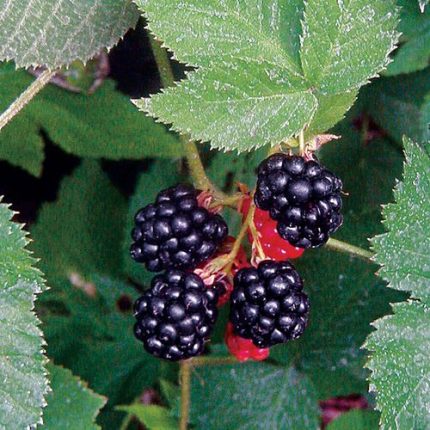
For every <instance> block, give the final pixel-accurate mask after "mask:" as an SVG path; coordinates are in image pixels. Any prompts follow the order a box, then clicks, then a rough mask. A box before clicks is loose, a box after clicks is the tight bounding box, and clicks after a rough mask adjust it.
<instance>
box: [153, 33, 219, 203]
mask: <svg viewBox="0 0 430 430" xmlns="http://www.w3.org/2000/svg"><path fill="white" fill-rule="evenodd" d="M149 39H150V43H151V49H152V53H153V54H154V58H155V62H156V64H157V68H158V73H159V75H160V80H161V84H162V86H163V87H164V88H167V87H171V86H172V85H174V84H175V76H174V75H173V70H172V66H171V65H170V59H169V56H168V55H167V50H166V49H164V48H163V47H162V46H161V43H160V42H159V41H158V40H156V39H154V37H151V36H150V38H149ZM179 139H180V140H181V142H182V143H183V144H184V147H185V157H186V159H187V163H188V167H189V169H190V173H191V177H192V178H193V182H194V184H195V186H196V187H197V188H199V189H200V190H202V191H206V190H210V191H214V194H216V195H221V196H222V193H220V192H219V191H217V190H216V188H215V186H214V185H213V184H212V182H211V181H210V180H209V178H208V177H207V175H206V172H205V169H204V167H203V163H202V160H201V158H200V154H199V151H198V149H197V146H196V144H195V142H193V141H192V140H190V139H188V138H187V137H186V136H182V135H181V136H179Z"/></svg>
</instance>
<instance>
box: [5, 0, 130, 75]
mask: <svg viewBox="0 0 430 430" xmlns="http://www.w3.org/2000/svg"><path fill="white" fill-rule="evenodd" d="M0 10H1V11H2V12H1V15H0V59H1V60H14V61H15V62H16V64H17V65H18V67H29V66H37V65H44V66H48V67H49V68H51V69H55V68H57V67H60V66H63V65H68V64H70V63H71V62H72V61H74V60H76V59H80V60H83V61H86V60H88V59H90V58H91V57H93V56H94V55H95V54H97V52H99V51H100V49H102V48H105V47H107V48H111V47H112V46H113V45H114V44H115V43H117V41H118V39H120V38H121V37H122V36H123V35H124V33H125V32H126V31H127V30H128V29H129V28H130V27H134V26H135V24H136V21H137V18H138V14H137V12H136V8H135V7H134V5H133V4H132V3H131V1H130V0H120V1H118V0H105V1H101V0H90V1H88V0H78V1H74V2H58V1H55V0H34V1H31V2H28V1H25V0H14V1H9V0H0Z"/></svg>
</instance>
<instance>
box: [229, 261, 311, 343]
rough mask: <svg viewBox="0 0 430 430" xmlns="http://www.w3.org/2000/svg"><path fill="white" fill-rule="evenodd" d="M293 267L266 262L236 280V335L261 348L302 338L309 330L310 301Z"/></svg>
mask: <svg viewBox="0 0 430 430" xmlns="http://www.w3.org/2000/svg"><path fill="white" fill-rule="evenodd" d="M302 288H303V283H302V279H301V278H300V275H299V274H298V273H297V271H296V270H295V269H294V267H293V266H292V265H291V264H290V263H288V262H286V261H281V262H276V261H272V260H265V261H262V262H260V264H259V265H258V268H257V269H256V268H247V269H241V270H240V271H239V272H237V274H236V275H235V277H234V289H233V293H232V295H231V302H230V303H231V307H230V321H231V323H232V324H233V329H234V332H235V333H236V334H237V335H239V336H241V337H243V338H246V339H251V340H252V342H253V343H254V344H255V345H256V346H258V347H260V348H268V347H270V346H273V345H275V344H277V343H284V342H287V341H288V340H292V339H297V338H298V337H300V336H301V335H302V333H303V331H304V329H305V328H306V324H307V322H308V314H309V300H308V297H307V295H306V294H305V293H304V292H303V291H302Z"/></svg>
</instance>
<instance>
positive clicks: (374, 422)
mask: <svg viewBox="0 0 430 430" xmlns="http://www.w3.org/2000/svg"><path fill="white" fill-rule="evenodd" d="M377 429H378V414H377V413H376V412H374V411H366V410H362V409H355V410H352V411H349V412H345V413H343V414H342V415H340V417H339V418H336V419H335V420H334V421H332V422H331V423H330V424H329V425H328V426H327V430H377Z"/></svg>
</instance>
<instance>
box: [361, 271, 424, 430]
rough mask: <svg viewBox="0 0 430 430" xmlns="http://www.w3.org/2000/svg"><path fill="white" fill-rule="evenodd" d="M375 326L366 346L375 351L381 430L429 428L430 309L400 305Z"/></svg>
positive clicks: (374, 373) (375, 388)
mask: <svg viewBox="0 0 430 430" xmlns="http://www.w3.org/2000/svg"><path fill="white" fill-rule="evenodd" d="M400 267H403V266H400ZM427 286H429V285H427ZM374 326H375V328H376V329H377V330H376V331H375V332H374V333H372V334H371V335H370V336H369V338H368V340H367V342H366V344H365V347H366V348H368V349H369V350H370V351H372V354H371V359H370V361H369V362H368V367H369V369H371V370H372V376H371V379H370V389H371V391H376V393H377V408H378V409H379V410H380V411H381V427H380V428H381V429H382V430H383V429H397V430H403V429H427V428H429V427H430V361H429V350H430V338H429V335H428V328H429V327H430V309H429V308H428V307H427V306H426V305H424V304H422V303H420V302H417V301H408V302H405V303H400V304H396V305H395V306H394V315H390V316H387V317H385V318H382V319H380V320H378V321H376V322H375V323H374Z"/></svg>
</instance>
